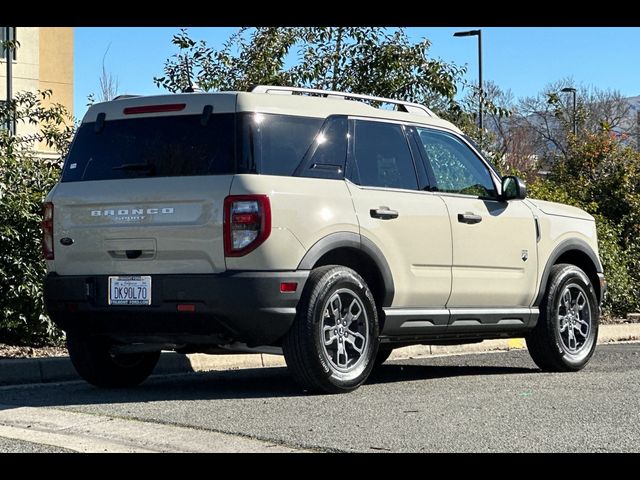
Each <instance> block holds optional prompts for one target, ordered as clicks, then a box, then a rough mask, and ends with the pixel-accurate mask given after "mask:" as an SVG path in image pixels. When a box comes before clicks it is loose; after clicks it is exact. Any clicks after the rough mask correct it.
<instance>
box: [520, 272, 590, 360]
mask: <svg viewBox="0 0 640 480" xmlns="http://www.w3.org/2000/svg"><path fill="white" fill-rule="evenodd" d="M566 292H569V293H568V297H566V295H567V293H566ZM580 292H582V297H580ZM563 295H565V297H563ZM574 297H575V301H574ZM581 298H582V300H581ZM565 305H571V308H569V309H567V307H565ZM580 305H582V308H580ZM585 309H587V310H585ZM581 312H582V313H581ZM584 312H587V313H588V315H589V318H588V320H587V319H586V317H584V315H585V313H584ZM576 316H577V317H576ZM570 317H572V318H570ZM599 318H600V308H599V305H598V299H597V296H596V293H595V291H594V289H593V285H592V284H591V281H590V280H589V277H587V275H586V274H585V273H584V272H583V271H582V270H581V269H580V268H578V267H576V266H575V265H569V264H559V265H554V266H553V267H552V269H551V274H550V275H549V283H548V285H547V291H546V292H545V295H544V298H543V301H542V304H541V305H540V317H539V318H538V323H537V325H536V327H535V328H534V330H533V331H532V332H531V333H529V334H528V335H527V336H526V337H525V338H526V341H527V348H528V350H529V354H530V355H531V358H532V359H533V361H534V362H535V363H536V365H538V367H540V369H541V370H543V371H545V372H573V371H577V370H580V369H582V368H584V366H585V365H586V364H587V363H588V362H589V360H590V359H591V356H592V355H593V353H594V351H595V348H596V343H597V338H598V321H599ZM565 322H566V323H565ZM561 323H562V324H563V325H561ZM574 324H575V325H576V327H574V326H573V325H574ZM587 324H588V328H587V327H586V325H587ZM578 328H580V330H579V331H578ZM563 329H564V330H563ZM582 329H584V332H583V331H582ZM576 331H578V333H577V334H576V333H575V332H576ZM570 332H572V333H570ZM571 335H573V341H572V340H571V338H570V336H571Z"/></svg>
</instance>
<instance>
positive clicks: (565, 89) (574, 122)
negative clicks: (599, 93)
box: [560, 87, 578, 136]
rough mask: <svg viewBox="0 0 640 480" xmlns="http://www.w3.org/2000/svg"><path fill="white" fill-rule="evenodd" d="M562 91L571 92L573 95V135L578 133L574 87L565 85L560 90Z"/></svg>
mask: <svg viewBox="0 0 640 480" xmlns="http://www.w3.org/2000/svg"><path fill="white" fill-rule="evenodd" d="M560 91H561V92H562V93H571V94H572V95H573V135H574V136H577V135H578V121H577V116H576V89H575V88H573V87H566V88H563V89H562V90H560Z"/></svg>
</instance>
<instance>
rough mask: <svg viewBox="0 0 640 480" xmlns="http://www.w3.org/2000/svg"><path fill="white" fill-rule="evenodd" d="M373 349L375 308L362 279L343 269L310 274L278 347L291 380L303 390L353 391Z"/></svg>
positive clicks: (362, 377)
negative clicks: (291, 376) (291, 319)
mask: <svg viewBox="0 0 640 480" xmlns="http://www.w3.org/2000/svg"><path fill="white" fill-rule="evenodd" d="M377 346H378V315H377V311H376V305H375V301H374V299H373V295H372V294H371V291H370V290H369V287H368V286H367V284H366V282H365V281H364V280H363V279H362V277H361V276H360V275H358V274H357V273H356V272H355V271H353V270H352V269H350V268H347V267H343V266H335V265H334V266H326V267H320V268H317V269H315V270H313V271H312V272H311V275H309V279H308V280H307V284H306V285H305V290H304V292H303V294H302V298H301V299H300V304H299V305H298V313H297V316H296V319H295V322H294V324H293V325H292V327H291V329H290V330H289V332H288V333H287V335H286V336H285V339H284V342H283V346H282V347H283V351H284V356H285V360H286V362H287V366H288V368H289V370H290V371H291V374H292V375H293V377H294V379H295V380H296V381H297V382H298V383H299V384H300V385H301V386H302V387H303V388H304V389H305V390H308V391H314V392H325V393H342V392H349V391H351V390H355V389H356V388H358V387H359V386H360V385H361V384H362V383H363V382H364V381H365V380H366V379H367V377H368V376H369V374H370V373H371V369H372V368H373V364H374V359H375V356H376V353H377Z"/></svg>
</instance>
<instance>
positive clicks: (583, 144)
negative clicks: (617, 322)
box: [529, 132, 640, 316]
mask: <svg viewBox="0 0 640 480" xmlns="http://www.w3.org/2000/svg"><path fill="white" fill-rule="evenodd" d="M529 196H530V197H532V198H539V199H541V200H549V201H553V202H560V203H565V204H568V205H574V206H576V207H579V208H582V209H584V210H586V211H587V212H589V213H590V214H591V215H593V216H594V217H595V219H596V226H597V231H598V247H599V251H600V258H601V260H602V264H603V267H604V271H605V275H606V277H607V281H608V284H609V294H608V298H607V301H606V302H605V304H604V306H603V307H604V311H605V314H606V315H612V316H625V315H626V314H627V313H629V312H634V311H638V310H640V295H638V291H639V290H640V272H639V269H640V153H638V152H637V151H635V150H633V149H631V148H629V147H626V146H624V145H622V144H621V143H620V142H619V141H618V140H617V139H616V138H614V137H613V136H611V135H610V134H608V133H607V132H601V133H598V134H588V135H585V136H583V137H580V138H578V139H576V138H573V139H571V141H570V144H569V150H568V153H567V156H566V158H559V159H557V160H556V162H555V164H554V166H553V167H552V169H551V173H550V175H549V178H548V179H540V178H538V179H536V180H535V181H533V182H531V183H530V184H529Z"/></svg>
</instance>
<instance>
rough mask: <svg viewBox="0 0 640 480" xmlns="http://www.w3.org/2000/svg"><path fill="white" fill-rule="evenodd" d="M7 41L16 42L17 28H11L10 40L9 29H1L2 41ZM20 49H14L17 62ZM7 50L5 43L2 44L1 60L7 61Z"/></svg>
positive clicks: (0, 50) (0, 38)
mask: <svg viewBox="0 0 640 480" xmlns="http://www.w3.org/2000/svg"><path fill="white" fill-rule="evenodd" d="M7 40H9V41H12V40H14V41H15V40H16V27H9V38H7V27H0V41H2V42H6V41H7ZM17 50H18V49H17V48H14V49H13V60H14V61H15V60H16V51H17ZM6 55H7V54H6V50H5V48H4V43H3V44H2V48H0V59H2V60H5V58H6Z"/></svg>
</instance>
